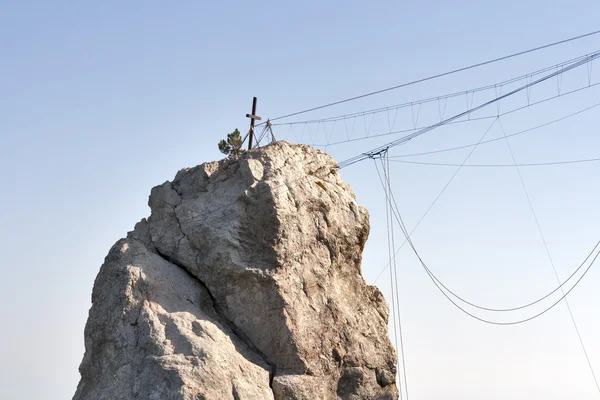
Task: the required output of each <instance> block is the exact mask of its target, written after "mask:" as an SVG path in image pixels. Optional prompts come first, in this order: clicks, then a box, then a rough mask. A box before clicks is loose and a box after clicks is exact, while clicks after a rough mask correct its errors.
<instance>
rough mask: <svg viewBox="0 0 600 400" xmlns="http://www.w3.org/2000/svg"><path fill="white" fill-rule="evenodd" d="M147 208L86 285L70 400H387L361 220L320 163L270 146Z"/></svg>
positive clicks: (281, 145)
mask: <svg viewBox="0 0 600 400" xmlns="http://www.w3.org/2000/svg"><path fill="white" fill-rule="evenodd" d="M149 206H150V208H151V210H152V213H151V215H150V217H149V218H148V219H147V220H146V219H143V220H142V221H141V222H139V223H138V224H137V225H136V226H135V229H134V230H133V231H132V232H130V233H129V234H128V237H127V238H126V239H121V240H119V241H118V242H117V243H116V244H115V245H114V246H113V248H112V249H111V250H110V252H109V254H108V256H107V257H106V260H105V263H104V264H103V265H102V268H101V269H100V272H99V274H98V277H97V278H96V282H95V284H94V290H93V294H92V308H91V310H90V315H89V319H88V322H87V325H86V328H85V348H86V352H85V356H84V359H83V361H82V363H81V366H80V372H81V376H82V378H81V382H80V383H79V386H78V388H77V392H76V393H75V396H74V400H109V399H110V400H121V399H122V400H125V399H151V400H159V399H173V400H175V399H178V400H179V399H182V400H200V399H207V400H208V399H215V400H220V399H233V400H243V399H276V400H279V399H298V400H301V399H302V400H305V399H306V400H308V399H311V400H312V399H374V400H375V399H378V400H384V399H386V400H387V399H390V400H391V399H397V397H398V391H397V388H396V385H395V375H396V365H395V360H396V357H395V353H394V350H393V348H392V346H391V344H390V341H389V340H388V335H387V322H388V307H387V304H386V302H385V300H384V298H383V296H382V295H381V293H380V292H379V290H378V289H377V288H375V287H372V286H368V285H366V284H365V282H364V280H363V279H362V276H361V274H360V263H361V253H362V250H363V247H364V244H365V242H366V240H367V236H368V234H369V222H368V214H367V211H366V210H365V209H364V208H363V207H361V206H360V205H358V204H357V202H356V200H355V196H354V193H353V192H352V190H351V189H350V187H349V186H348V185H347V184H346V183H344V182H343V181H342V179H341V177H340V175H339V173H338V171H337V169H336V164H335V161H334V160H333V159H332V158H331V157H329V156H328V155H326V154H324V153H322V152H320V151H318V150H315V149H312V148H310V147H307V146H302V145H297V146H296V145H290V144H288V143H286V142H278V143H275V144H273V145H270V146H267V147H263V148H260V149H256V150H252V151H250V152H248V153H246V154H245V155H243V156H242V157H240V158H239V159H226V160H223V161H220V162H212V163H205V164H202V165H200V166H197V167H194V168H189V169H183V170H181V171H179V173H178V174H177V176H176V177H175V179H174V180H173V182H165V183H164V184H162V185H160V186H157V187H155V188H153V189H152V192H151V195H150V200H149Z"/></svg>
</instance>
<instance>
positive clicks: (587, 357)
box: [498, 120, 600, 392]
mask: <svg viewBox="0 0 600 400" xmlns="http://www.w3.org/2000/svg"><path fill="white" fill-rule="evenodd" d="M498 122H499V126H500V129H501V130H502V132H503V135H504V139H505V141H506V146H507V147H508V151H509V153H510V156H511V158H512V160H513V163H514V165H515V170H516V171H517V175H518V176H519V181H520V182H521V187H522V188H523V192H524V193H525V197H526V198H527V203H528V204H529V209H530V210H531V214H532V215H533V219H534V220H535V225H536V226H537V230H538V232H539V234H540V237H541V238H542V243H543V244H544V248H545V249H546V254H547V255H548V260H549V261H550V265H551V266H552V270H553V271H554V276H555V277H556V280H557V282H558V283H559V284H560V278H559V276H558V271H557V270H556V266H555V265H554V260H553V259H552V255H551V254H550V249H549V248H548V243H547V242H546V237H545V236H544V232H543V231H542V227H541V226H540V221H539V219H538V217H537V214H536V212H535V209H534V208H533V203H532V202H531V198H530V197H529V192H528V191H527V187H526V186H525V181H524V180H523V176H522V175H521V170H520V169H519V166H518V165H517V159H516V158H515V154H514V153H513V151H512V147H511V145H510V142H509V141H508V138H507V137H506V132H505V131H504V127H503V126H502V121H501V120H500V121H498ZM560 291H561V293H562V294H563V297H564V298H565V305H566V306H567V310H568V311H569V315H570V316H571V321H572V322H573V326H574V327H575V332H576V333H577V337H578V338H579V344H580V345H581V348H582V349H583V353H584V355H585V359H586V360H587V363H588V366H589V368H590V371H591V373H592V377H593V378H594V383H595V384H596V389H598V392H600V385H599V384H598V379H596V374H595V373H594V368H593V367H592V363H591V361H590V357H589V356H588V353H587V350H586V348H585V344H584V343H583V339H582V337H581V334H580V333H579V327H578V326H577V322H575V317H574V316H573V312H572V311H571V306H570V305H569V302H568V300H567V299H566V296H565V292H564V290H563V288H562V286H560Z"/></svg>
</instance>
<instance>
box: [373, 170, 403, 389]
mask: <svg viewBox="0 0 600 400" xmlns="http://www.w3.org/2000/svg"><path fill="white" fill-rule="evenodd" d="M373 161H374V162H375V160H373ZM375 168H376V169H377V174H379V169H378V168H377V162H375ZM384 190H386V188H384ZM385 202H386V204H385V224H386V232H387V247H388V257H389V262H390V263H391V262H392V258H393V257H395V254H393V255H392V249H393V248H394V246H393V245H392V240H391V235H390V232H391V229H390V224H393V219H392V216H391V215H390V211H391V207H390V204H389V202H388V193H387V191H386V192H385ZM394 281H395V279H394V268H390V289H391V292H392V302H391V303H392V321H393V324H394V345H395V347H396V364H397V365H398V364H400V353H401V350H400V348H399V347H398V324H397V321H396V302H395V301H394V299H395V298H396V297H397V287H395V286H394ZM397 375H398V379H399V377H400V374H399V372H398V373H397ZM398 389H399V391H400V400H402V382H400V385H399V387H398Z"/></svg>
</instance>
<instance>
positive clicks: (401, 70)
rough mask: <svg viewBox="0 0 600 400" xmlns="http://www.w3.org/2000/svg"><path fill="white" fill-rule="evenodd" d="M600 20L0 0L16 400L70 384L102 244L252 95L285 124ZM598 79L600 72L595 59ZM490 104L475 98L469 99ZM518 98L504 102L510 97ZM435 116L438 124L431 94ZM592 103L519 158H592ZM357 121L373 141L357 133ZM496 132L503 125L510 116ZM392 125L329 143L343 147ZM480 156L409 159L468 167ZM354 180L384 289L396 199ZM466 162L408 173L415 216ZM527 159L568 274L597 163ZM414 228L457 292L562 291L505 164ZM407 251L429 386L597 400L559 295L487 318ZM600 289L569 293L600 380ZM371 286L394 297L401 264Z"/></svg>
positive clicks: (542, 9) (419, 376) (595, 43)
mask: <svg viewBox="0 0 600 400" xmlns="http://www.w3.org/2000/svg"><path fill="white" fill-rule="evenodd" d="M598 15H600V3H598V2H597V1H591V0H590V1H577V2H553V1H529V2H524V1H512V0H511V1H503V2H481V1H457V2H451V3H450V2H441V1H438V2H432V1H422V2H370V3H368V4H367V3H366V2H358V1H344V2H342V1H338V2H316V1H305V2H281V1H279V2H275V1H271V2H197V1H196V2H193V1H179V2H170V3H168V4H167V3H166V2H160V1H144V2H141V1H137V2H121V1H103V2H74V1H60V0H57V1H53V2H48V1H27V0H24V1H18V2H9V1H2V0H0V181H1V182H2V196H0V246H1V247H0V250H1V251H2V261H1V262H0V269H1V273H2V279H1V280H0V302H1V303H2V304H3V307H2V309H3V311H2V321H3V322H2V329H0V357H1V359H2V363H0V398H2V399H7V400H8V399H11V400H26V399H27V400H28V399H37V398H44V399H48V400H64V399H66V398H70V397H71V396H72V395H73V393H74V391H75V387H76V385H77V382H78V379H79V374H78V371H77V367H78V365H79V362H80V361H81V358H82V356H83V328H84V325H85V320H86V318H87V312H88V309H89V307H90V294H91V289H92V285H93V280H94V278H95V276H96V273H97V272H98V269H99V267H100V265H101V263H102V261H103V258H104V256H105V255H106V253H107V252H108V250H109V248H110V246H111V245H112V244H113V243H114V242H115V241H116V240H118V239H119V238H120V237H123V236H124V235H125V234H126V232H127V231H128V230H130V229H132V228H133V226H134V224H135V223H136V222H137V221H138V220H139V219H141V218H142V217H145V216H147V215H148V212H149V210H148V207H147V205H146V202H147V196H148V194H149V192H150V189H151V188H152V186H154V185H157V184H160V183H162V182H164V181H165V180H167V179H172V178H173V177H174V175H175V173H176V172H177V170H179V169H180V168H183V167H189V166H193V165H196V164H199V163H202V162H204V161H210V160H214V159H218V158H220V153H218V151H217V147H216V142H217V141H218V140H219V139H221V138H222V137H223V136H224V135H225V134H226V133H227V132H230V131H231V130H233V129H234V128H239V129H240V130H242V131H245V130H246V129H247V124H248V121H247V119H246V118H245V117H244V115H245V113H247V112H249V111H250V104H251V98H252V96H258V97H259V103H258V106H259V108H258V110H259V111H258V113H259V114H260V115H262V116H263V117H271V118H272V117H276V116H279V115H283V114H286V113H288V112H293V111H297V110H300V109H304V108H307V107H311V106H316V105H320V104H322V103H327V102H329V101H335V100H338V99H342V98H345V97H349V96H354V95H357V94H361V93H363V92H368V91H372V90H377V89H381V88H384V87H388V86H392V85H396V84H399V83H402V82H406V81H410V80H413V79H417V78H421V77H425V76H428V75H431V74H435V73H439V72H444V71H446V70H450V69H454V68H458V67H462V66H465V65H468V64H471V63H475V62H479V61H484V60H487V59H490V58H495V57H497V56H502V55H505V54H509V53H512V52H515V51H519V50H524V49H527V48H530V47H535V46H538V45H541V44H545V43H548V42H552V41H556V40H560V39H563V38H566V37H570V36H576V35H578V34H581V33H585V32H588V31H593V30H596V29H598V28H599V27H600V25H599V24H598ZM599 48H600V37H598V36H596V37H591V38H588V39H585V40H581V41H577V42H574V43H570V44H567V45H563V46H560V47H556V48H553V49H548V50H544V51H541V52H537V53H534V54H530V55H527V56H523V57H519V58H518V59H513V60H510V61H506V62H502V63H498V64H494V65H491V66H487V67H484V68H480V69H477V70H472V71H469V72H465V73H461V74H456V75H453V76H451V77H448V78H444V79H440V80H436V81H432V82H428V83H426V84H423V85H418V86H414V87H410V88H406V89H400V90H397V91H393V92H390V93H387V94H385V95H382V96H375V97H371V98H368V99H364V100H361V101H357V102H352V103H349V104H345V105H342V106H338V107H335V108H332V109H327V110H323V111H322V112H319V113H314V114H307V115H302V116H298V117H297V118H294V120H302V119H307V118H313V117H325V116H329V115H336V114H339V113H342V114H343V113H349V112H355V111H361V110H364V109H368V108H374V107H380V106H385V105H388V104H394V103H402V102H408V101H413V100H418V99H420V98H426V97H431V96H439V95H443V94H446V93H450V92H454V91H461V90H466V89H469V88H474V87H478V86H482V85H487V84H493V83H496V82H499V81H502V80H505V79H509V78H511V77H515V76H520V75H523V74H526V73H528V72H530V71H534V70H537V69H540V68H544V67H547V66H550V65H554V64H557V63H559V62H561V61H563V60H567V59H569V58H573V57H577V56H579V55H583V54H585V53H590V52H592V51H594V50H597V49H599ZM596 64H599V63H598V62H597V63H596ZM585 77H586V71H585V67H584V68H583V69H580V70H579V71H575V72H573V73H572V74H568V75H565V76H564V77H563V79H564V80H563V85H564V88H563V90H567V88H576V87H577V85H580V84H581V83H582V82H583V81H584V80H585V79H586V78H585ZM592 78H593V81H594V82H600V66H598V65H596V68H595V71H594V73H593V76H592ZM556 87H557V85H556V82H555V81H552V82H549V83H548V84H547V85H546V86H544V87H540V88H536V89H533V91H532V94H531V95H532V96H533V97H534V98H538V99H541V98H543V97H544V96H545V95H550V94H551V93H552V92H553V91H556V90H557V88H556ZM492 95H493V93H489V92H486V93H482V94H481V95H480V94H477V95H476V97H475V100H474V102H475V103H476V104H477V103H478V102H480V101H483V100H486V99H488V98H491V96H492ZM478 96H481V97H478ZM524 96H525V94H522V96H521V97H520V98H519V99H515V100H511V101H507V102H503V103H502V104H501V107H502V109H505V108H510V107H511V106H517V105H518V101H521V102H522V101H524V98H525V97H524ZM536 96H537V97H536ZM599 101H600V91H599V90H598V89H596V88H590V89H588V90H585V91H581V92H578V93H576V94H572V95H568V96H565V97H563V98H560V99H558V100H555V101H550V102H547V103H544V104H543V105H539V106H536V107H530V108H527V109H525V110H523V111H522V112H519V113H514V114H511V115H507V116H506V117H502V119H501V121H502V124H503V126H504V128H505V129H506V131H507V133H511V132H516V131H519V130H522V129H526V128H529V127H532V126H535V125H539V124H543V123H545V122H548V121H550V120H552V119H556V118H559V117H561V116H563V115H566V114H569V113H572V112H574V111H577V110H579V109H582V108H585V107H588V106H590V105H592V104H594V103H596V102H599ZM460 102H461V103H460V104H459V102H458V100H457V102H455V103H452V102H449V103H448V111H447V112H448V115H449V114H450V113H451V112H452V111H455V112H459V111H463V110H464V99H462V100H460ZM435 107H437V105H435ZM461 107H462V108H461ZM491 110H492V112H493V111H494V110H495V108H492V109H491ZM405 111H406V110H405ZM421 112H422V114H421V116H420V118H421V120H422V121H423V123H425V121H426V120H427V118H435V115H436V113H437V109H435V110H432V109H427V108H426V107H424V108H423V110H422V111H421ZM398 115H399V116H398V125H402V126H407V125H410V124H411V123H412V122H410V121H411V117H410V115H409V114H401V113H399V114H398ZM598 115H599V113H598V109H595V110H592V111H590V112H587V113H584V114H581V115H579V116H577V117H574V118H570V119H568V120H565V121H563V122H561V123H557V124H554V125H551V126H548V127H546V128H543V129H539V130H536V131H533V132H530V133H527V134H523V135H520V136H516V137H514V138H511V139H510V142H511V146H512V147H513V151H514V153H515V157H516V159H517V160H518V161H519V162H523V163H526V162H545V161H557V160H567V159H574V158H590V157H599V156H600V139H598V135H597V133H598V122H599V118H598ZM378 118H379V117H378ZM290 120H292V119H290ZM432 121H433V119H432ZM490 123H491V121H479V122H472V123H468V124H457V125H455V126H452V127H448V128H443V129H440V130H436V131H434V132H432V133H430V134H427V135H424V136H423V137H421V138H419V139H416V140H415V141H413V142H411V143H410V144H408V145H406V146H403V147H401V148H398V149H394V150H393V151H392V152H391V153H390V155H398V154H403V153H411V152H420V151H428V150H431V149H439V148H443V147H446V146H455V145H462V144H468V143H472V142H473V141H477V140H478V139H479V137H480V136H481V134H482V133H483V131H484V130H485V129H486V128H487V126H489V124H490ZM361 124H363V125H364V123H363V121H362V120H358V122H357V128H356V129H357V131H356V133H355V135H356V136H360V135H364V128H361V127H362V126H363V125H361ZM385 125H386V123H384V122H383V121H380V120H375V121H374V126H373V129H374V131H373V132H375V131H377V132H384V131H386V128H385ZM359 128H361V129H363V130H362V131H361V130H360V129H359ZM312 129H315V126H312ZM328 129H331V131H330V132H331V133H330V135H331V137H332V138H337V139H338V140H343V139H344V138H345V135H346V133H345V132H344V130H343V126H341V125H339V124H338V125H337V126H335V127H330V128H328ZM313 132H314V131H313ZM276 134H277V136H278V138H287V139H290V140H292V141H294V140H296V139H295V138H294V134H297V132H296V131H293V132H292V131H291V130H290V128H289V127H286V126H282V127H277V128H276ZM313 135H314V137H315V140H314V141H315V142H319V143H324V141H326V139H325V138H324V136H323V133H322V131H320V133H319V132H317V133H316V134H313ZM318 135H320V136H318ZM488 135H489V136H487V137H498V136H501V135H502V132H501V131H500V130H499V129H498V126H497V125H496V126H495V127H494V128H492V129H491V130H490V132H489V133H488ZM307 138H308V136H306V135H305V136H304V139H303V141H304V142H311V140H308V139H307ZM316 139H319V140H316ZM389 139H390V137H385V138H383V139H377V140H365V141H357V142H352V143H348V144H344V145H339V146H330V147H328V148H327V150H328V151H329V152H330V153H331V154H332V155H333V156H334V157H336V158H337V159H338V160H343V159H345V158H347V157H349V156H352V155H355V154H359V153H362V152H364V151H366V150H368V149H369V148H371V147H374V146H376V145H379V144H381V143H384V142H385V141H386V140H389ZM330 141H333V139H332V140H330ZM467 152H468V150H462V151H458V152H448V153H441V154H438V155H434V156H426V157H419V158H413V160H419V161H425V162H441V163H444V162H445V163H456V162H458V163H460V162H461V161H462V158H463V157H464V156H465V155H466V154H467ZM470 161H471V162H473V163H510V162H511V158H510V154H509V153H508V151H507V147H506V144H505V143H504V142H502V141H497V142H494V143H493V144H488V145H485V146H483V145H482V146H481V147H480V148H478V149H477V150H476V151H475V152H474V153H473V156H472V158H471V160H470ZM342 172H343V176H344V178H345V179H346V180H347V181H348V182H349V183H350V184H351V185H352V186H353V187H354V189H355V191H356V192H357V196H358V199H359V201H360V202H361V203H362V204H363V205H365V206H366V207H368V209H369V210H370V212H371V223H372V233H371V237H370V239H369V243H368V245H367V248H366V250H365V257H364V265H363V273H364V276H365V279H366V280H367V282H369V283H372V282H373V281H374V280H375V278H376V276H377V275H378V274H379V271H380V270H381V269H382V267H383V266H384V265H385V263H386V257H387V250H386V249H387V247H386V235H385V213H384V197H383V192H382V189H381V187H380V185H379V183H378V182H377V180H376V178H375V176H376V175H374V174H375V170H374V167H373V163H372V161H367V162H364V163H362V164H359V165H355V166H352V167H350V168H348V169H345V170H343V171H342ZM453 172H454V169H453V168H449V167H434V166H422V165H404V164H393V165H392V171H391V174H392V178H393V187H394V191H395V193H396V197H397V198H398V201H399V205H400V208H401V210H402V212H403V216H404V217H405V219H406V222H407V225H408V227H409V229H410V228H411V227H412V226H414V224H415V223H416V222H417V221H418V219H419V218H420V217H421V216H422V214H423V212H424V211H425V210H426V209H427V207H428V205H429V204H430V203H431V201H432V200H433V198H435V196H436V195H437V193H439V191H440V190H441V188H442V187H443V186H444V184H445V183H446V182H447V180H448V179H449V177H450V176H451V175H452V173H453ZM522 173H523V178H524V181H525V184H526V186H527V189H528V190H529V194H530V197H531V200H532V203H533V205H534V208H535V210H536V211H537V213H538V218H539V220H540V225H541V227H542V230H543V232H544V234H545V236H546V240H547V242H548V246H549V249H550V251H551V252H552V255H553V257H554V261H555V264H556V267H557V270H558V273H559V275H560V276H561V277H565V276H567V275H568V274H569V273H570V272H571V271H572V270H573V268H575V267H576V266H577V265H578V263H579V262H580V261H581V260H582V259H583V257H585V255H586V254H587V252H588V251H589V250H590V249H591V247H592V246H593V244H594V243H595V242H596V241H597V240H598V239H599V237H598V229H597V228H598V226H600V211H598V207H597V205H598V200H599V197H600V191H599V190H598V186H597V177H598V176H599V173H600V163H589V164H580V165H563V166H549V167H537V168H533V167H530V168H523V170H522ZM396 233H397V234H399V232H398V231H397V232H396ZM414 240H415V244H416V245H417V246H418V247H419V249H420V251H421V252H422V254H423V256H424V257H425V259H426V260H427V262H428V263H429V264H430V266H431V268H432V269H433V270H434V271H436V272H437V273H438V274H439V275H440V277H441V278H442V279H443V280H444V281H445V282H446V283H447V284H448V285H449V286H450V287H452V288H454V289H456V290H457V291H458V292H460V293H461V294H464V295H465V296H467V297H469V298H471V299H475V300H477V301H479V302H482V303H485V304H489V305H492V306H494V305H498V306H501V307H502V306H513V305H516V304H520V303H521V302H523V301H527V300H530V299H533V298H535V297H536V296H539V295H540V294H544V293H545V292H546V291H548V290H549V289H551V288H553V287H554V286H555V285H556V281H555V278H554V276H553V272H552V269H551V266H550V265H549V262H548V259H547V257H546V255H545V250H544V247H543V245H542V243H541V239H540V236H539V234H538V232H537V229H536V226H535V222H534V221H533V218H532V215H531V212H530V211H529V206H528V204H527V200H526V198H525V195H524V193H523V190H522V188H521V186H520V183H519V180H518V176H517V174H516V171H515V170H514V169H512V168H497V169H496V168H480V169H477V168H465V169H463V170H462V171H461V172H460V173H459V174H458V175H457V177H456V179H455V181H454V182H453V183H452V185H451V186H450V187H449V188H448V190H447V191H446V193H444V195H443V196H442V197H441V198H440V200H439V202H438V204H436V206H435V207H434V208H433V209H432V211H431V212H430V213H429V215H428V216H427V218H426V219H425V220H424V222H423V223H422V225H421V226H420V227H419V229H418V230H417V231H416V233H415V235H414ZM399 254H400V256H399V259H398V261H399V265H398V268H399V270H398V275H399V278H400V282H399V286H400V303H401V307H402V317H403V319H402V320H403V328H404V340H405V350H406V361H407V375H408V384H409V390H410V395H411V398H412V399H414V400H437V399H448V400H482V399H506V398H510V399H513V400H532V399H544V400H552V399H565V398H569V399H578V400H588V399H589V400H592V399H599V398H600V393H598V391H597V390H596V387H595V385H594V382H593V380H592V377H591V374H590V371H589V368H588V366H587V364H586V361H585V358H584V356H583V354H582V351H581V348H580V345H579V342H578V341H577V337H576V335H575V332H574V329H573V326H572V323H571V321H570V318H569V315H568V313H567V311H566V308H565V306H564V305H560V306H559V307H557V308H556V309H554V310H553V311H551V312H550V313H549V314H547V315H546V316H544V317H542V318H540V319H538V320H535V321H533V322H531V323H529V324H526V325H521V326H516V327H495V326H488V325H483V324H481V323H478V322H476V321H473V320H471V319H468V318H467V317H466V316H464V315H463V314H461V313H460V312H459V311H458V310H456V309H454V308H452V306H451V305H450V304H449V303H448V302H447V301H446V300H445V299H444V298H443V297H442V296H441V295H440V294H439V293H438V292H437V291H436V289H435V288H434V287H433V286H432V284H431V282H430V281H429V280H428V278H427V276H426V275H425V273H424V272H423V270H422V269H420V266H419V265H418V263H417V262H416V260H415V257H414V256H412V255H411V254H410V253H409V252H408V249H403V250H402V251H401V252H400V253H399ZM599 283H600V271H599V270H597V269H592V270H591V272H590V273H589V275H588V276H587V277H586V278H585V279H584V281H583V282H582V283H581V285H580V286H579V287H578V288H577V289H576V290H575V291H574V292H573V294H572V296H570V301H571V306H572V309H573V313H574V316H575V318H576V320H577V322H578V324H579V328H580V330H581V334H582V337H583V339H584V341H585V343H586V346H587V349H588V352H589V355H590V358H591V361H592V363H593V365H594V368H595V370H596V371H597V373H598V374H599V375H600V341H599V340H598V337H600V323H599V321H598V311H597V310H598V309H599V308H600V295H599V294H598V293H597V290H595V288H597V287H598V284H599ZM377 285H378V286H380V287H381V289H382V290H383V291H384V293H385V294H386V296H388V298H389V293H390V289H389V288H390V280H389V278H388V275H387V273H385V274H384V275H383V276H382V277H381V278H380V279H379V280H378V281H377Z"/></svg>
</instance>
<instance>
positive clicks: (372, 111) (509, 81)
mask: <svg viewBox="0 0 600 400" xmlns="http://www.w3.org/2000/svg"><path fill="white" fill-rule="evenodd" d="M598 51H600V50H596V51H593V52H590V53H587V54H584V55H581V56H578V57H575V58H571V59H569V60H565V61H562V62H560V63H558V64H552V65H551V66H549V67H546V68H543V69H539V70H536V71H532V72H529V73H527V74H524V75H520V76H517V77H514V78H511V79H506V80H504V81H501V82H496V83H493V84H491V85H486V86H479V87H476V88H472V89H468V90H463V91H460V92H453V93H446V94H443V95H437V96H432V97H428V98H424V99H420V100H414V101H409V102H405V103H400V104H394V105H390V106H385V107H378V108H373V109H369V110H364V111H358V112H354V113H347V114H341V115H336V116H333V117H327V118H318V119H309V120H304V121H290V122H280V123H276V124H273V125H300V124H315V123H317V124H319V123H322V122H335V121H340V120H345V119H350V118H355V117H359V116H365V115H370V114H379V113H384V112H389V111H390V110H396V111H398V109H401V108H408V107H414V106H421V105H422V104H426V103H432V102H438V103H439V101H440V100H445V101H446V102H447V101H448V99H451V98H454V97H459V96H464V95H467V96H468V95H469V94H471V95H474V94H475V93H478V92H482V91H487V90H492V89H497V88H498V87H502V86H507V85H510V84H513V83H516V82H519V81H527V82H529V80H531V79H532V78H533V77H534V76H537V75H541V74H543V73H545V72H548V71H554V70H556V68H557V67H558V68H560V67H563V66H565V65H568V64H571V63H574V62H576V61H580V60H583V59H585V58H586V57H589V56H590V55H592V54H594V53H596V52H598ZM589 86H590V85H588V84H586V87H589ZM561 94H565V93H561ZM438 107H439V105H438ZM467 108H468V107H467ZM438 112H439V116H440V120H442V119H443V118H442V114H441V110H440V109H438Z"/></svg>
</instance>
